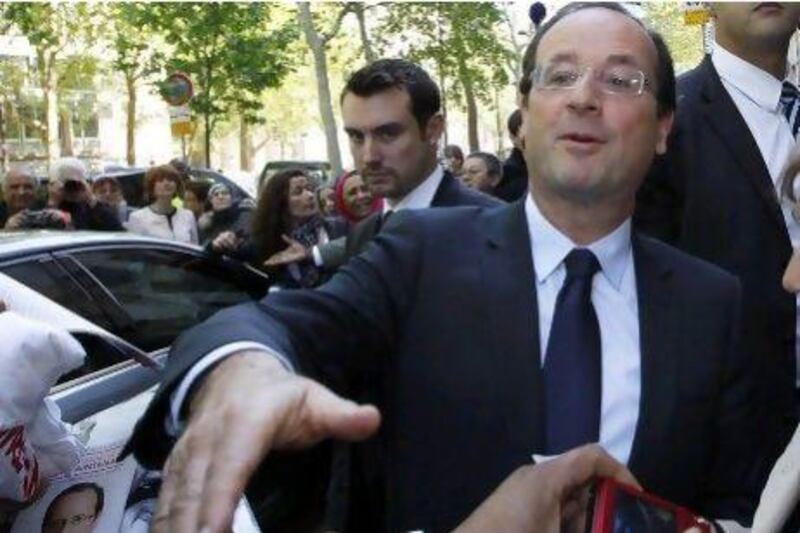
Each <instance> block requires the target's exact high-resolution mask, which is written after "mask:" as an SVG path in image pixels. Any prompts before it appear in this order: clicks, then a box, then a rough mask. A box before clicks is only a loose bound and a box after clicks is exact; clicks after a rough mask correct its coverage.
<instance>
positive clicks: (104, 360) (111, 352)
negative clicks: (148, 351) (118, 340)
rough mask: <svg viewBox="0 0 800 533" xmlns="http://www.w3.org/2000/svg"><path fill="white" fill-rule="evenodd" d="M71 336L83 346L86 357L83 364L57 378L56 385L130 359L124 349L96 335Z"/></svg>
mask: <svg viewBox="0 0 800 533" xmlns="http://www.w3.org/2000/svg"><path fill="white" fill-rule="evenodd" d="M72 336H73V337H75V338H76V339H77V340H78V342H80V343H81V346H83V349H84V350H85V351H86V358H85V359H84V361H83V365H81V366H80V367H78V368H76V369H75V370H72V371H70V372H67V373H66V374H63V375H62V376H61V377H60V378H58V381H57V382H56V385H60V384H61V383H65V382H67V381H72V380H74V379H77V378H80V377H83V376H86V375H88V374H92V373H94V372H97V371H99V370H103V369H105V368H108V367H110V366H112V365H115V364H117V363H121V362H123V361H127V360H129V359H131V357H130V356H129V355H128V354H126V353H125V350H124V349H122V348H120V347H119V346H117V345H115V344H114V343H112V342H111V341H110V340H107V339H104V338H102V337H100V336H98V335H93V334H90V333H73V334H72Z"/></svg>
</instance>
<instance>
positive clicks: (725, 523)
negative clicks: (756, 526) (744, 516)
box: [712, 520, 750, 533]
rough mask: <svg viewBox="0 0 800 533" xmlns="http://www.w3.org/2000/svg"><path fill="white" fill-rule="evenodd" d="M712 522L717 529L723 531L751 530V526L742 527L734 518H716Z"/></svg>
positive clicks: (741, 531)
mask: <svg viewBox="0 0 800 533" xmlns="http://www.w3.org/2000/svg"><path fill="white" fill-rule="evenodd" d="M712 523H713V524H714V526H715V530H716V531H722V532H723V533H747V532H748V531H750V528H746V527H742V526H740V525H739V524H738V523H737V522H734V521H733V520H714V521H713V522H712Z"/></svg>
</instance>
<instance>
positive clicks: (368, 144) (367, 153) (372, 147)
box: [362, 135, 380, 163]
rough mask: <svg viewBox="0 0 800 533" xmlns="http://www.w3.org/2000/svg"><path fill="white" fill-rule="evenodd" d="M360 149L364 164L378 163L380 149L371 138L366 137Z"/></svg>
mask: <svg viewBox="0 0 800 533" xmlns="http://www.w3.org/2000/svg"><path fill="white" fill-rule="evenodd" d="M362 149H363V156H364V162H365V163H372V162H377V161H380V148H379V146H378V143H377V142H376V141H375V139H374V138H373V137H372V136H370V135H368V136H367V137H366V138H365V139H364V145H363V147H362Z"/></svg>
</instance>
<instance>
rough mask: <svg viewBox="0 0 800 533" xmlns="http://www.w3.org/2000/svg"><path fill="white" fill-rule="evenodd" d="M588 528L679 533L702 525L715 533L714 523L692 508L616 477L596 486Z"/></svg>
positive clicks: (594, 532)
mask: <svg viewBox="0 0 800 533" xmlns="http://www.w3.org/2000/svg"><path fill="white" fill-rule="evenodd" d="M594 491H595V492H594V495H593V501H594V503H593V505H592V506H591V511H590V512H591V515H590V517H589V518H588V520H590V521H591V522H589V521H588V520H587V525H588V524H591V528H589V527H587V528H586V531H587V532H591V533H614V532H620V531H621V532H625V531H632V532H637V533H638V532H650V531H652V532H658V533H662V532H667V531H669V532H675V533H681V532H683V531H686V530H687V529H689V528H692V527H695V528H698V530H699V531H701V532H702V533H711V531H712V529H711V525H710V524H709V523H708V522H707V521H705V520H702V519H700V518H699V517H698V516H696V515H695V514H693V513H692V512H691V511H690V510H688V509H686V508H685V507H681V506H680V505H676V504H674V503H672V502H668V501H667V500H663V499H661V498H659V497H658V496H654V495H652V494H648V493H647V492H644V491H641V490H639V489H636V488H634V487H631V486H628V485H624V484H622V483H619V482H617V481H614V480H613V479H600V480H598V482H597V485H596V486H595V489H594Z"/></svg>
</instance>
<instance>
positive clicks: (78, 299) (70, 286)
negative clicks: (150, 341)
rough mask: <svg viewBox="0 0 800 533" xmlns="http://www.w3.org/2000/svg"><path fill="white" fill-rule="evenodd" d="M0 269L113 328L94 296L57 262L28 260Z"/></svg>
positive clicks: (71, 308) (93, 321) (85, 316)
mask: <svg viewBox="0 0 800 533" xmlns="http://www.w3.org/2000/svg"><path fill="white" fill-rule="evenodd" d="M0 270H2V272H3V273H4V274H6V275H8V276H10V277H12V278H14V279H15V280H17V281H19V282H20V283H22V284H24V285H27V286H28V287H30V288H31V289H33V290H35V291H36V292H38V293H40V294H42V295H44V296H46V297H47V298H49V299H51V300H53V301H54V302H56V303H58V304H60V305H62V306H63V307H66V308H67V309H69V310H70V311H72V312H73V313H75V314H77V315H80V316H82V317H83V318H85V319H86V320H88V321H90V322H92V323H94V324H95V325H97V326H99V327H101V328H103V329H106V330H109V331H111V330H112V329H113V328H114V325H113V324H112V323H111V321H110V319H109V317H108V316H107V315H106V314H105V313H103V311H102V310H101V308H100V306H99V305H98V304H97V302H95V300H94V299H93V298H92V296H91V295H90V294H89V293H88V292H86V291H85V290H84V289H83V288H82V287H81V286H80V285H79V284H78V283H76V282H75V281H74V280H73V278H72V276H70V275H69V273H68V272H67V271H66V270H65V269H64V268H62V267H61V266H60V265H59V264H58V263H57V262H56V261H52V260H50V259H47V260H35V261H27V262H24V263H15V264H12V265H7V266H3V267H0Z"/></svg>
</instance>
